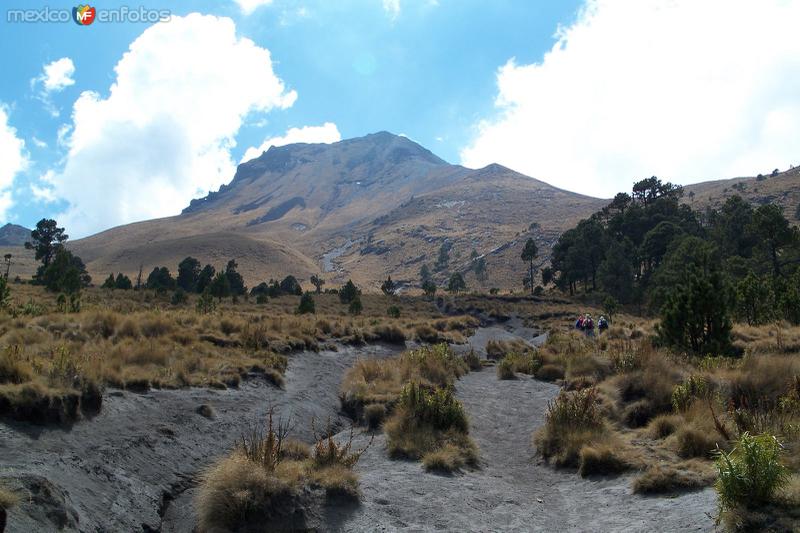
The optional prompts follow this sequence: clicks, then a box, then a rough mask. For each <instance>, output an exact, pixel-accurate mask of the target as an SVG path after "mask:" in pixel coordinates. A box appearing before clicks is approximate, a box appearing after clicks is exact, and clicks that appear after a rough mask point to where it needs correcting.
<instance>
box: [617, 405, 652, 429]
mask: <svg viewBox="0 0 800 533" xmlns="http://www.w3.org/2000/svg"><path fill="white" fill-rule="evenodd" d="M653 414H654V413H653V404H652V403H650V400H644V399H643V400H638V401H635V402H633V403H632V404H630V405H628V406H627V407H626V408H625V411H624V412H623V414H622V419H623V420H624V421H625V424H626V425H627V426H628V427H632V428H639V427H642V426H645V425H647V423H648V422H650V419H651V418H653Z"/></svg>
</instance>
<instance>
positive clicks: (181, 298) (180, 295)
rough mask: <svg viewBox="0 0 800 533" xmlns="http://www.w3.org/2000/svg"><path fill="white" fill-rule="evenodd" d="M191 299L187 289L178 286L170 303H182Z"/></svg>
mask: <svg viewBox="0 0 800 533" xmlns="http://www.w3.org/2000/svg"><path fill="white" fill-rule="evenodd" d="M188 300H189V297H188V296H187V295H186V291H185V290H183V289H181V288H180V287H178V288H177V289H176V290H175V292H173V293H172V298H170V303H171V304H172V305H182V304H185V303H186V302H187V301H188Z"/></svg>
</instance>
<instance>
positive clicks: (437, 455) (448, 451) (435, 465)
mask: <svg viewBox="0 0 800 533" xmlns="http://www.w3.org/2000/svg"><path fill="white" fill-rule="evenodd" d="M466 463H467V459H466V458H465V457H464V453H463V451H462V450H461V449H460V448H459V447H458V446H456V445H454V444H451V443H447V444H445V445H444V446H442V447H441V448H439V449H438V450H434V451H431V452H428V453H426V454H425V455H423V456H422V465H423V466H424V467H425V470H427V471H429V472H456V471H458V470H461V469H462V468H463V467H464V466H465V464H466Z"/></svg>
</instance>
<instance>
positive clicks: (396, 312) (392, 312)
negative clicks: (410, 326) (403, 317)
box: [386, 305, 400, 318]
mask: <svg viewBox="0 0 800 533" xmlns="http://www.w3.org/2000/svg"><path fill="white" fill-rule="evenodd" d="M386 314H387V315H389V316H390V317H391V318H400V308H399V307H397V306H396V305H392V306H389V309H387V310H386Z"/></svg>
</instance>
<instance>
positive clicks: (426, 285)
mask: <svg viewBox="0 0 800 533" xmlns="http://www.w3.org/2000/svg"><path fill="white" fill-rule="evenodd" d="M422 291H423V292H424V293H425V296H428V297H431V298H432V297H433V296H434V295H435V294H436V284H435V283H434V282H433V281H432V280H430V279H429V280H426V281H425V282H423V283H422Z"/></svg>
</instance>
